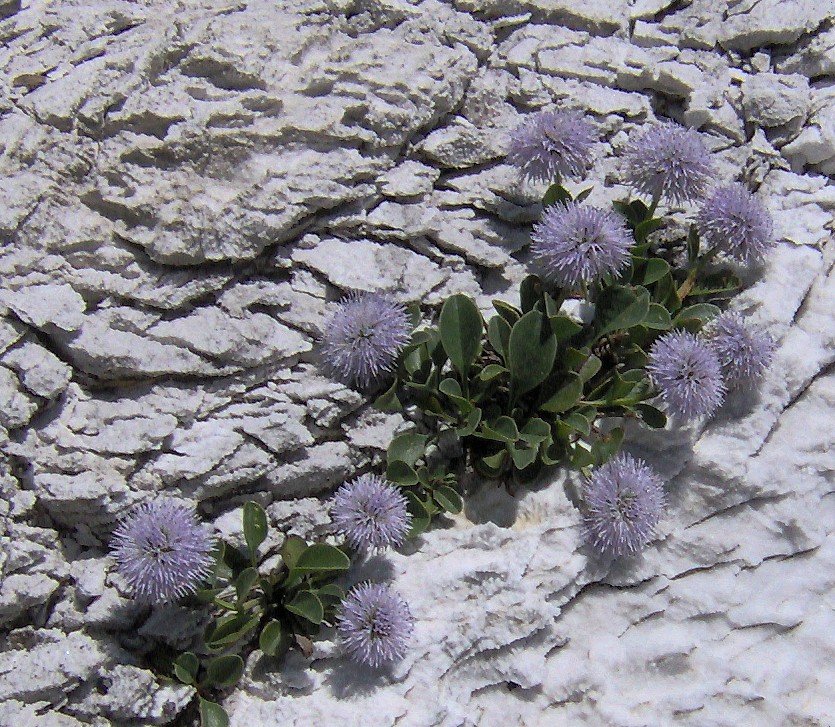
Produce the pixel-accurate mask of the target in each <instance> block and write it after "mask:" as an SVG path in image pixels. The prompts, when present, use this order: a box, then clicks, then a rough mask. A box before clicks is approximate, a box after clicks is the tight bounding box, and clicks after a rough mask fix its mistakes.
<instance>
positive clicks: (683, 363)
mask: <svg viewBox="0 0 835 727" xmlns="http://www.w3.org/2000/svg"><path fill="white" fill-rule="evenodd" d="M647 370H648V371H649V374H650V377H651V378H652V381H653V383H654V384H655V385H656V386H657V387H658V389H659V390H660V392H661V398H662V399H664V403H665V404H666V405H667V407H668V408H669V409H670V410H671V411H672V412H674V413H676V414H680V415H681V416H683V417H684V418H685V419H696V418H698V417H703V416H709V415H710V414H712V413H713V412H714V411H716V409H717V408H718V407H719V405H720V404H721V403H722V401H723V400H724V398H725V385H724V383H723V381H722V369H721V367H720V365H719V359H718V358H717V357H716V354H715V353H714V351H713V349H712V348H711V347H710V346H708V345H707V343H705V342H704V341H701V340H699V339H698V338H696V336H694V335H693V334H692V333H689V332H687V331H671V332H670V333H666V334H665V335H663V336H661V338H659V339H658V340H657V341H656V342H655V343H654V344H653V346H652V349H650V354H649V365H648V366H647Z"/></svg>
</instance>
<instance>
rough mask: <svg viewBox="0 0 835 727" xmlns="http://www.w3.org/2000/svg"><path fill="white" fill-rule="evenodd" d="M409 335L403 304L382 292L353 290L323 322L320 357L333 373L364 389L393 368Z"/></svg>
mask: <svg viewBox="0 0 835 727" xmlns="http://www.w3.org/2000/svg"><path fill="white" fill-rule="evenodd" d="M410 335H411V326H410V325H409V317H408V315H407V313H406V309H405V307H403V306H402V305H400V304H399V303H395V302H394V301H393V300H391V299H390V298H389V297H388V296H387V295H385V294H383V293H353V294H351V295H349V296H348V297H347V298H345V299H344V300H343V301H342V303H341V304H340V306H339V309H338V310H337V311H336V313H334V315H333V316H332V317H331V319H330V320H329V321H328V323H327V324H326V327H325V333H324V335H323V337H322V359H323V361H324V363H325V365H326V366H327V368H328V369H329V370H330V372H331V373H332V374H333V375H335V376H337V377H339V378H341V379H343V380H345V381H347V382H348V383H350V384H358V385H359V386H360V387H361V388H363V389H366V388H368V387H369V386H370V385H371V384H373V383H376V382H377V381H378V380H379V379H380V378H381V377H382V375H383V374H384V373H385V372H387V371H391V370H392V369H394V366H395V363H396V361H397V356H398V354H399V353H400V351H401V350H402V349H403V347H404V346H405V345H406V344H407V343H408V342H409V337H410Z"/></svg>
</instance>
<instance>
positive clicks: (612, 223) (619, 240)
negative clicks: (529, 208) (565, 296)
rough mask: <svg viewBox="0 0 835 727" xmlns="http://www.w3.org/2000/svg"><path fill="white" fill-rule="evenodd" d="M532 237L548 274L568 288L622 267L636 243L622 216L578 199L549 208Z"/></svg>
mask: <svg viewBox="0 0 835 727" xmlns="http://www.w3.org/2000/svg"><path fill="white" fill-rule="evenodd" d="M531 237H532V239H533V243H534V244H533V245H532V246H531V251H532V252H533V254H534V256H535V258H536V259H537V260H538V262H539V264H540V265H541V266H542V268H543V271H544V274H545V277H546V278H548V279H549V280H551V281H552V282H554V283H556V284H557V285H560V286H563V287H568V288H570V287H574V286H575V285H578V284H579V283H591V282H594V281H596V280H599V279H600V278H601V277H603V276H604V275H605V274H606V273H613V272H617V271H618V270H620V269H622V268H623V267H624V266H625V265H626V263H627V262H628V260H629V248H630V246H631V245H632V244H633V243H634V240H633V238H632V236H631V235H630V233H629V230H628V229H627V227H626V225H625V224H624V222H623V219H622V218H621V217H620V215H617V214H615V213H614V212H612V211H610V210H602V209H599V208H598V207H592V206H591V205H585V204H578V203H577V202H568V203H567V204H555V205H552V206H550V207H548V208H546V209H545V211H544V212H543V213H542V219H540V221H539V222H538V223H537V224H536V225H535V226H534V229H533V234H532V235H531Z"/></svg>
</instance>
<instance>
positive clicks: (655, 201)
mask: <svg viewBox="0 0 835 727" xmlns="http://www.w3.org/2000/svg"><path fill="white" fill-rule="evenodd" d="M660 201H661V192H656V193H655V194H654V195H653V197H652V203H651V204H650V206H649V217H648V219H650V220H651V219H652V218H653V217H654V216H655V210H657V209H658V203H659V202H660Z"/></svg>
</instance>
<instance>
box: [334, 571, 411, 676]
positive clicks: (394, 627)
mask: <svg viewBox="0 0 835 727" xmlns="http://www.w3.org/2000/svg"><path fill="white" fill-rule="evenodd" d="M413 628H414V619H413V618H412V614H411V612H410V611H409V606H408V604H407V603H406V602H405V601H404V600H403V599H402V598H401V597H400V595H399V594H398V593H396V592H395V591H392V590H391V589H389V588H387V587H386V586H384V585H381V584H378V583H361V584H360V585H358V586H355V587H354V588H352V589H351V591H350V592H349V593H348V595H347V596H346V597H345V600H344V601H342V613H341V614H340V615H339V616H338V618H337V625H336V630H337V633H338V634H339V637H340V639H341V640H342V645H343V646H344V648H345V651H346V652H347V653H348V655H349V656H350V657H351V658H352V659H353V660H354V661H358V662H361V663H363V664H367V665H368V666H371V667H378V666H381V665H382V664H385V663H387V662H390V661H395V660H397V659H401V658H403V655H404V654H405V653H406V647H407V646H408V645H409V637H410V636H411V634H412V630H413Z"/></svg>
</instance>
